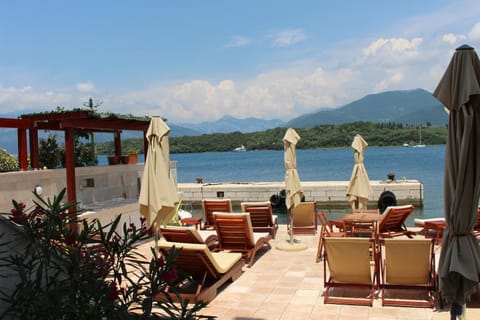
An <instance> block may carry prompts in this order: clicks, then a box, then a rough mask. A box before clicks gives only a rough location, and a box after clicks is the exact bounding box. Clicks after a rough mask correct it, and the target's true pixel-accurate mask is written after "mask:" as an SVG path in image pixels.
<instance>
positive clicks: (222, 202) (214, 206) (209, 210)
mask: <svg viewBox="0 0 480 320" xmlns="http://www.w3.org/2000/svg"><path fill="white" fill-rule="evenodd" d="M202 208H203V217H204V219H205V221H204V222H203V226H202V229H209V228H214V223H213V216H212V214H213V212H232V211H233V210H232V201H231V200H230V199H203V200H202Z"/></svg>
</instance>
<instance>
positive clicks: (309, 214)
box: [287, 202, 317, 234]
mask: <svg viewBox="0 0 480 320" xmlns="http://www.w3.org/2000/svg"><path fill="white" fill-rule="evenodd" d="M292 220H293V234H315V233H316V232H317V204H316V203H315V202H300V203H299V204H298V205H297V206H296V207H294V208H293V209H290V210H289V211H288V226H287V227H288V228H290V225H291V223H290V221H292ZM289 232H290V230H289Z"/></svg>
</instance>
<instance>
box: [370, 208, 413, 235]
mask: <svg viewBox="0 0 480 320" xmlns="http://www.w3.org/2000/svg"><path fill="white" fill-rule="evenodd" d="M414 209H415V207H414V206H413V205H411V204H409V205H404V206H390V207H388V208H387V209H386V210H385V212H384V214H383V218H382V220H381V221H380V222H379V224H378V232H379V233H382V232H395V231H404V230H405V227H404V225H405V221H406V220H407V218H408V216H409V215H410V214H411V213H412V212H413V210H414Z"/></svg>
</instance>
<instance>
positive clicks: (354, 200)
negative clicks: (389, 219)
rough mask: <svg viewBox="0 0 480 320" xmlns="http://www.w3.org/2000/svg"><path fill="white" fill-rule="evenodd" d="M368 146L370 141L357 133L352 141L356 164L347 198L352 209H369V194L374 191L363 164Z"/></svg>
mask: <svg viewBox="0 0 480 320" xmlns="http://www.w3.org/2000/svg"><path fill="white" fill-rule="evenodd" d="M367 146H368V143H367V142H366V141H365V140H364V139H363V137H362V136H361V135H359V134H357V135H355V138H353V142H352V148H353V150H354V151H353V159H354V166H353V172H352V177H351V178H350V182H349V183H348V188H347V199H348V202H350V204H351V206H352V210H353V209H355V208H358V209H367V202H368V196H369V195H370V194H371V193H372V188H371V187H370V181H369V180H368V173H367V170H366V169H365V165H364V164H363V158H364V151H365V149H366V148H367Z"/></svg>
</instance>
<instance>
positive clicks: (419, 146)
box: [414, 126, 425, 148]
mask: <svg viewBox="0 0 480 320" xmlns="http://www.w3.org/2000/svg"><path fill="white" fill-rule="evenodd" d="M414 147H415V148H425V144H423V143H422V126H420V140H419V143H418V144H416V145H414Z"/></svg>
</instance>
